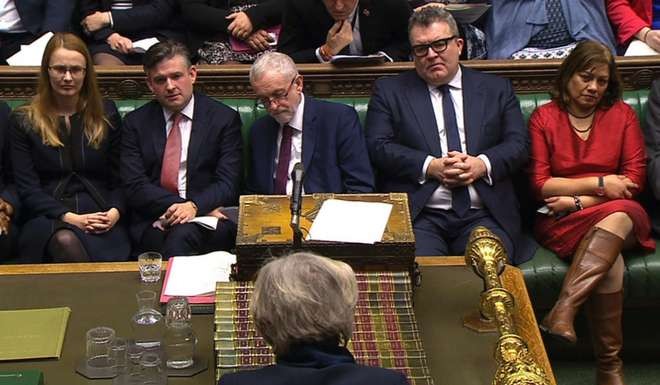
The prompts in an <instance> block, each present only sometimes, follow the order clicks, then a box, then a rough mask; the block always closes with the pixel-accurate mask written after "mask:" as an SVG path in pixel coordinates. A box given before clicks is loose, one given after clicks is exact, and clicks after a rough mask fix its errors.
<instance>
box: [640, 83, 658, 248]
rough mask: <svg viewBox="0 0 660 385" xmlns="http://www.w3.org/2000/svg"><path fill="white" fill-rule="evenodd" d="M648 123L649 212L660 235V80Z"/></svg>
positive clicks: (650, 102) (652, 95) (651, 95)
mask: <svg viewBox="0 0 660 385" xmlns="http://www.w3.org/2000/svg"><path fill="white" fill-rule="evenodd" d="M645 123H646V124H644V125H643V128H644V142H645V143H646V156H647V157H648V166H647V169H646V175H647V177H648V183H649V185H648V188H649V190H650V191H651V193H652V194H649V195H652V196H651V197H649V204H648V205H647V212H648V213H649V215H650V216H651V221H652V223H653V231H654V232H655V233H656V234H657V235H660V80H658V79H656V80H654V81H653V84H652V86H651V92H650V93H649V100H648V105H647V110H646V121H645Z"/></svg>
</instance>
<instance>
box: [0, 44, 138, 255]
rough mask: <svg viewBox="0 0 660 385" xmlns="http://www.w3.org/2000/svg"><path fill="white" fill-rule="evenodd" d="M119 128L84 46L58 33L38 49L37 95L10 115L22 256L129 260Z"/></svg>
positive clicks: (117, 120)
mask: <svg viewBox="0 0 660 385" xmlns="http://www.w3.org/2000/svg"><path fill="white" fill-rule="evenodd" d="M120 130H121V120H120V117H119V114H118V112H117V108H116V107H115V105H114V103H112V102H111V101H104V100H102V98H101V93H100V91H99V89H98V86H97V84H96V73H95V72H94V66H93V63H92V58H91V56H90V54H89V51H88V50H87V47H86V46H85V44H84V43H83V42H82V40H80V39H79V38H78V37H76V36H75V35H72V34H68V33H56V34H55V35H54V36H53V37H52V38H51V40H50V41H49V42H48V45H47V46H46V49H45V51H44V55H43V58H42V61H41V70H40V73H39V83H38V89H37V95H36V96H35V97H34V98H33V99H32V101H31V102H30V103H29V104H28V105H25V106H22V107H19V108H18V109H17V110H16V111H15V112H14V114H13V115H12V117H11V119H10V133H11V156H12V162H13V163H12V166H13V169H14V175H15V178H16V188H17V190H18V193H19V195H20V198H21V200H22V202H23V204H24V207H25V210H26V213H25V218H26V223H25V225H24V226H23V229H22V232H21V235H20V238H19V248H20V255H24V256H29V257H33V258H36V257H40V256H43V255H46V256H48V257H49V258H50V259H51V260H52V261H54V262H81V261H110V260H126V259H128V256H129V254H130V240H129V238H128V235H127V233H126V231H125V229H124V228H123V227H122V226H121V225H120V224H119V223H118V222H119V219H120V217H121V214H122V212H123V206H124V204H123V197H122V193H121V190H120V184H119V142H120Z"/></svg>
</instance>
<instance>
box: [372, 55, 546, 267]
mask: <svg viewBox="0 0 660 385" xmlns="http://www.w3.org/2000/svg"><path fill="white" fill-rule="evenodd" d="M462 71H463V79H462V80H463V116H464V119H465V142H466V144H467V151H466V152H467V153H468V154H470V155H473V156H477V155H479V154H484V155H486V156H487V157H488V160H489V161H490V164H491V177H492V182H493V184H492V185H489V184H487V183H486V182H484V181H483V180H482V179H479V180H477V181H475V182H474V183H473V186H474V188H475V189H476V190H477V193H479V197H480V198H481V200H482V201H483V204H484V206H485V207H486V208H487V209H488V211H489V212H490V214H491V216H492V217H493V219H494V220H495V221H497V223H498V224H499V225H500V226H501V227H502V228H503V229H504V231H506V232H507V234H508V235H509V236H510V237H511V239H512V240H513V242H514V246H515V252H514V253H513V255H512V256H511V258H512V261H513V262H514V263H515V264H519V263H522V262H524V261H526V260H527V259H529V258H531V257H532V256H533V253H534V251H535V249H536V244H535V243H534V242H533V241H532V240H531V238H529V237H527V236H524V235H523V234H522V232H521V219H520V212H519V205H518V200H517V199H516V194H515V190H514V188H513V182H512V179H511V178H512V176H513V175H514V174H515V173H517V172H518V171H519V170H521V169H522V167H523V166H524V165H525V164H526V162H527V158H528V156H529V134H528V131H527V127H526V126H525V121H524V120H523V116H522V112H521V111H520V105H519V103H518V99H516V96H515V94H514V93H513V87H512V86H511V82H510V81H508V80H505V79H502V78H499V77H496V76H493V75H488V74H484V73H481V72H478V71H474V70H471V69H469V68H465V67H462ZM366 137H367V146H368V147H369V154H370V155H371V159H372V161H373V163H374V166H375V167H376V169H377V171H379V176H380V186H379V188H380V189H382V191H398V192H406V193H408V200H409V204H410V206H411V208H410V215H411V217H412V218H413V220H414V219H415V217H416V216H417V215H418V214H419V213H420V212H421V211H422V209H423V208H424V206H426V202H427V201H428V199H429V198H430V197H431V195H432V194H433V191H435V189H436V188H437V187H438V181H436V180H428V181H426V183H424V184H420V183H419V177H420V175H421V173H422V168H423V165H424V161H425V159H426V157H427V156H428V155H432V156H435V157H439V156H441V155H442V149H441V147H440V139H439V137H438V128H437V125H436V121H435V115H434V113H433V105H432V104H431V97H430V95H429V90H428V86H427V84H426V82H425V81H424V80H422V79H421V78H420V77H419V76H418V75H417V73H416V72H415V71H408V72H404V73H401V74H400V75H398V76H393V77H389V78H382V79H379V80H377V81H376V82H375V84H374V90H373V93H372V96H371V99H370V101H369V109H368V111H367V122H366Z"/></svg>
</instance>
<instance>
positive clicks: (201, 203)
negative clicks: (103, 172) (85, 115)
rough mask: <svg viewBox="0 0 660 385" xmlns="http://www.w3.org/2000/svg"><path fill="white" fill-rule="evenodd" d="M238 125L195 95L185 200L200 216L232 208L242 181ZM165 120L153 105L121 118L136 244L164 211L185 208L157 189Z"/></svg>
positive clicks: (233, 116)
mask: <svg viewBox="0 0 660 385" xmlns="http://www.w3.org/2000/svg"><path fill="white" fill-rule="evenodd" d="M240 130H241V119H240V117H239V115H238V113H237V112H236V111H234V110H233V109H231V108H229V107H227V106H226V105H224V104H222V103H220V102H217V101H215V100H213V99H211V98H209V97H207V96H205V95H202V94H199V93H195V106H194V112H193V122H192V130H191V132H190V143H189V146H188V164H187V186H186V198H187V199H186V200H189V201H193V202H195V204H196V205H197V207H198V213H199V215H204V214H206V213H208V212H209V211H211V210H213V209H214V208H216V207H218V206H231V205H235V204H236V203H237V201H238V191H239V185H240V175H241V170H242V168H241V167H242V166H241V148H242V141H241V131H240ZM166 141H167V138H166V137H165V118H164V116H163V110H162V107H161V106H160V104H158V102H157V101H155V100H152V101H151V102H149V103H147V104H145V105H144V106H142V107H140V108H139V109H137V110H135V111H133V112H131V113H129V114H128V115H126V118H125V119H124V127H123V132H122V139H121V177H122V181H123V184H124V188H125V190H126V196H127V198H128V203H129V205H130V206H131V207H132V209H133V218H132V219H131V222H132V223H131V229H130V231H131V235H132V236H133V237H134V239H136V240H139V239H141V237H142V232H143V231H144V230H145V228H146V226H148V225H150V224H151V223H152V222H153V221H154V220H156V219H157V218H158V217H159V216H160V215H162V214H163V213H164V212H165V210H167V208H168V207H169V206H171V205H172V204H174V203H180V202H184V201H185V200H184V199H183V198H181V197H179V195H177V194H174V193H172V192H170V191H168V190H165V189H164V188H162V187H161V185H160V170H161V165H162V161H163V152H164V151H165V143H166Z"/></svg>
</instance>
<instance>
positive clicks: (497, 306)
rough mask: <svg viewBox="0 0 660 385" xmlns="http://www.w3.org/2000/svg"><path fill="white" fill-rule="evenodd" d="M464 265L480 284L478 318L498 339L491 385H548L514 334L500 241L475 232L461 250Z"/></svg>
mask: <svg viewBox="0 0 660 385" xmlns="http://www.w3.org/2000/svg"><path fill="white" fill-rule="evenodd" d="M465 262H466V264H467V265H469V266H472V269H473V270H474V272H475V273H476V274H477V275H479V276H480V277H481V278H482V279H483V280H484V284H485V287H486V290H485V291H484V292H483V293H482V294H481V306H480V309H481V314H482V315H483V316H484V317H486V318H487V319H489V320H491V321H492V322H493V323H494V324H495V325H496V326H497V330H498V332H499V333H500V335H501V336H500V338H499V340H498V342H497V346H496V348H495V360H496V362H497V371H496V373H495V378H494V379H493V385H550V384H551V382H550V380H549V379H548V377H547V375H546V373H545V371H544V370H543V368H542V367H541V366H540V365H539V364H538V363H537V362H536V360H535V359H534V356H533V355H532V354H531V353H530V351H529V349H528V348H527V343H525V341H524V340H523V339H522V337H520V336H519V335H518V334H517V331H516V325H515V323H514V321H513V314H514V312H515V311H516V309H515V301H514V297H513V295H511V293H509V292H508V291H507V290H505V289H504V288H503V287H502V282H501V281H500V274H501V273H502V271H503V270H504V267H505V263H506V252H505V250H504V247H503V246H502V241H501V240H500V239H499V238H498V237H497V236H496V235H495V234H493V233H492V232H491V231H490V230H488V229H486V228H485V227H481V226H479V227H477V228H475V229H474V230H473V231H472V233H471V234H470V239H469V241H468V245H467V247H466V249H465Z"/></svg>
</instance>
